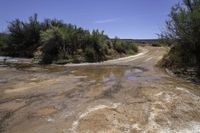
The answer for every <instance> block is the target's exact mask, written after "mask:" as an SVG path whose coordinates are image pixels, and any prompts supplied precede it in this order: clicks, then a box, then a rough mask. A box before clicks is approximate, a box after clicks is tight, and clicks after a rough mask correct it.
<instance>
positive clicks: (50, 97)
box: [0, 46, 200, 133]
mask: <svg viewBox="0 0 200 133" xmlns="http://www.w3.org/2000/svg"><path fill="white" fill-rule="evenodd" d="M166 51H167V50H166V48H159V47H148V46H147V47H144V48H143V49H142V51H141V53H142V54H138V55H136V56H131V57H130V58H124V59H118V60H112V61H106V62H103V63H95V64H84V65H77V64H76V65H66V66H56V65H50V66H39V65H25V66H24V65H17V66H0V132H5V133H44V132H48V133H97V132H99V133H104V132H105V133H122V132H123V133H140V132H141V133H169V132H170V133H171V132H172V133H177V132H178V133H198V132H199V131H200V87H199V86H198V85H195V84H193V83H189V82H187V81H184V80H181V79H179V78H176V77H172V76H170V75H168V74H167V73H166V72H165V71H164V70H161V69H159V68H157V67H155V65H156V63H157V62H158V61H159V60H160V59H161V58H162V56H163V55H164V54H165V53H166Z"/></svg>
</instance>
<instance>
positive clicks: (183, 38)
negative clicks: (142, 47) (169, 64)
mask: <svg viewBox="0 0 200 133" xmlns="http://www.w3.org/2000/svg"><path fill="white" fill-rule="evenodd" d="M169 17H170V19H169V20H168V21H166V28H167V31H165V32H163V33H162V34H161V37H162V38H164V39H165V40H167V41H168V42H170V43H173V44H174V45H173V47H175V48H172V50H171V51H170V53H173V54H176V55H177V56H176V57H177V58H179V59H180V60H181V61H180V62H181V64H180V66H185V67H188V66H194V65H196V66H199V70H200V52H199V51H200V0H183V4H182V5H181V4H177V5H175V6H174V7H172V9H171V13H170V15H169ZM169 56H170V55H169ZM173 56H174V55H173ZM174 62H176V61H174Z"/></svg>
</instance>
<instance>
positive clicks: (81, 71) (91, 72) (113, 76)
mask: <svg viewBox="0 0 200 133" xmlns="http://www.w3.org/2000/svg"><path fill="white" fill-rule="evenodd" d="M146 71H148V70H147V69H145V68H142V67H129V66H89V67H81V68H77V69H74V70H72V71H71V74H73V75H75V76H83V77H85V78H87V79H89V80H93V81H102V82H109V81H113V80H117V79H124V80H135V81H152V80H160V77H158V76H141V74H142V73H144V72H146Z"/></svg>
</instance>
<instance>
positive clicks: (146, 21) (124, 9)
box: [0, 0, 181, 39]
mask: <svg viewBox="0 0 200 133" xmlns="http://www.w3.org/2000/svg"><path fill="white" fill-rule="evenodd" d="M179 1H181V0H0V2H1V4H0V31H1V32H2V31H6V30H7V29H6V27H7V25H8V22H9V21H12V20H14V19H15V18H20V19H22V20H24V21H27V19H28V17H29V16H32V15H33V14H34V13H37V14H38V19H39V20H40V21H42V20H44V18H56V19H61V20H63V21H64V22H66V23H72V24H75V25H77V26H80V27H83V28H85V29H88V30H92V29H99V30H103V31H104V32H105V34H107V35H108V36H109V37H111V38H113V37H116V36H117V37H119V38H124V39H151V38H157V34H158V33H160V32H161V31H163V30H164V28H165V20H167V19H168V14H169V12H170V9H171V7H172V6H173V5H175V4H176V3H178V2H179Z"/></svg>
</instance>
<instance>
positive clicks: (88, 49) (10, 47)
mask: <svg viewBox="0 0 200 133" xmlns="http://www.w3.org/2000/svg"><path fill="white" fill-rule="evenodd" d="M8 31H9V32H8V33H7V34H1V35H0V54H1V55H7V56H14V57H28V58H35V59H39V61H40V63H45V64H49V63H69V62H74V63H78V62H100V61H104V60H107V59H112V58H116V57H121V56H125V55H128V54H135V53H136V52H137V51H138V49H137V46H136V45H135V43H133V42H128V41H122V40H120V39H117V38H116V39H113V40H111V39H109V37H108V36H107V35H105V34H104V32H100V31H98V30H93V31H92V32H90V31H89V30H84V29H82V28H79V27H77V26H75V25H71V24H65V23H63V22H62V21H60V20H56V19H53V20H51V19H45V20H44V21H43V22H39V21H38V20H37V14H35V15H34V16H32V17H30V18H29V21H28V22H23V21H21V20H19V19H16V20H14V21H12V22H10V23H9V25H8ZM3 35H6V37H5V36H3ZM2 51H3V52H2Z"/></svg>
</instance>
